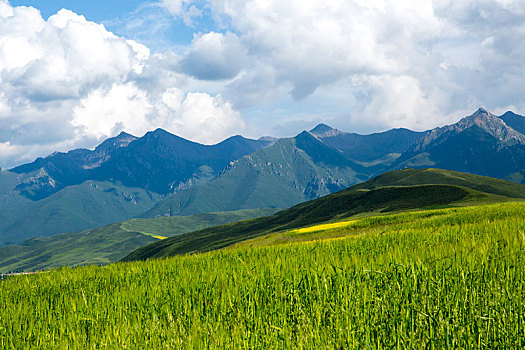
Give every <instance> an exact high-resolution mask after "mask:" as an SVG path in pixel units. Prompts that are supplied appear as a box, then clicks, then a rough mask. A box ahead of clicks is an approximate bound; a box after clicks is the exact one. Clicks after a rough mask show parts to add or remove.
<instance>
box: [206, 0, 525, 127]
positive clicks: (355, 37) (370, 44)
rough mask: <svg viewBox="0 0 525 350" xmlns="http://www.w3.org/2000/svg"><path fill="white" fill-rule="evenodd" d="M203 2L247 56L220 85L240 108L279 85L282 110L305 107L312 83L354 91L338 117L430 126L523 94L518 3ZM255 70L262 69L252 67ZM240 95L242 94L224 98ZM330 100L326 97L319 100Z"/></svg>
mask: <svg viewBox="0 0 525 350" xmlns="http://www.w3.org/2000/svg"><path fill="white" fill-rule="evenodd" d="M209 5H210V6H211V8H212V9H213V11H214V12H215V15H216V16H217V17H225V18H227V20H226V21H224V22H226V23H230V24H231V29H232V30H233V31H234V32H235V33H236V35H237V36H238V38H239V41H240V43H241V44H242V45H244V46H245V47H246V49H247V50H248V53H249V55H250V60H251V64H250V68H249V69H247V72H244V73H243V74H241V75H239V76H238V77H237V78H236V79H235V80H234V81H233V82H229V83H228V84H227V85H226V88H225V96H228V97H229V98H230V96H232V97H231V99H232V100H234V101H235V105H236V106H239V107H241V108H248V107H250V106H252V107H253V106H257V105H258V104H259V105H260V103H261V102H260V101H263V103H266V101H267V92H268V91H275V85H276V84H278V85H279V86H280V88H281V89H282V88H283V87H287V86H288V87H289V91H290V95H291V96H292V97H293V98H294V99H295V100H296V102H295V103H293V102H286V104H287V105H290V104H293V105H294V106H295V110H293V111H292V113H293V112H297V111H298V110H299V111H300V110H301V106H308V103H304V102H303V101H305V100H307V99H317V96H316V92H318V91H319V89H320V88H323V90H327V89H328V90H330V89H331V91H332V93H333V94H334V95H337V96H339V95H341V93H347V94H348V96H349V99H352V98H353V97H355V96H364V97H365V103H363V101H358V102H357V103H356V104H354V105H353V106H350V108H351V109H352V110H351V111H350V113H342V114H341V115H346V117H345V118H347V119H351V120H353V121H357V120H361V121H362V122H363V123H366V124H369V125H372V124H375V128H376V129H377V128H381V126H380V125H382V128H386V127H389V126H405V127H411V128H424V127H432V126H437V125H440V124H443V123H444V122H450V117H449V116H450V115H454V112H457V113H456V115H457V117H456V118H460V117H461V115H460V114H459V113H460V112H462V111H464V110H465V109H466V110H470V109H473V108H477V107H478V106H479V105H484V106H487V107H489V108H494V109H498V108H501V107H502V106H507V105H516V104H518V108H521V109H523V108H525V104H524V103H523V102H518V103H516V101H520V100H522V98H520V96H523V95H524V94H525V86H524V85H523V84H521V85H520V81H522V80H523V76H524V75H525V66H524V65H523V64H522V62H523V60H524V59H525V47H524V46H523V45H519V43H521V42H523V41H524V40H525V31H524V30H523V23H524V22H525V7H524V6H523V5H524V2H523V0H483V1H474V0H454V1H453V0H445V1H441V0H439V1H438V0H403V1H373V2H370V1H361V0H352V1H346V0H334V1H329V2H326V1H319V0H291V1H285V2H283V1H278V0H267V1H258V0H247V1H238V0H210V1H209ZM253 62H255V64H254V63H253ZM261 67H265V68H264V69H265V71H266V72H271V73H272V75H270V76H268V75H266V76H265V75H264V73H262V71H258V70H259V69H261ZM268 67H270V68H268ZM268 77H272V78H268ZM263 78H266V79H263ZM255 82H257V83H258V84H259V85H258V86H257V88H255V87H254V83H255ZM356 82H357V83H356ZM246 88H248V92H249V94H247V91H246ZM341 88H342V89H344V90H340V89H341ZM325 92H326V91H323V94H325ZM243 95H244V96H247V97H248V98H247V99H245V100H244V101H239V100H240V98H237V99H236V98H235V97H233V96H237V97H238V96H243ZM317 95H318V94H317ZM325 96H326V94H325ZM281 99H282V96H281ZM258 101H259V102H258ZM401 101H404V102H401ZM331 102H332V101H330V98H329V97H328V99H327V107H328V106H330V103H331ZM343 106H344V105H341V107H343ZM349 115H350V117H348V116H349ZM341 118H343V117H341Z"/></svg>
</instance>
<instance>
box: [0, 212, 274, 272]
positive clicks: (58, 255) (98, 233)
mask: <svg viewBox="0 0 525 350" xmlns="http://www.w3.org/2000/svg"><path fill="white" fill-rule="evenodd" d="M275 211H276V209H253V210H239V211H234V212H219V213H207V214H198V215H190V216H174V217H164V218H156V219H131V220H128V221H124V222H121V223H115V224H111V225H107V226H102V227H99V228H96V229H92V230H85V231H80V232H73V233H64V234H59V235H53V236H49V237H39V238H34V239H30V240H28V241H25V242H24V243H22V244H18V245H10V246H6V247H0V273H7V272H10V271H16V272H21V271H35V270H41V269H48V268H52V267H59V266H78V265H88V264H97V265H101V264H108V263H111V262H115V261H118V260H120V259H122V258H123V257H125V256H126V255H128V254H129V253H131V252H132V251H134V250H135V249H137V248H140V247H142V246H145V245H147V244H150V243H153V242H157V241H158V239H157V238H156V237H155V236H163V237H170V236H175V235H180V234H183V233H186V232H190V231H194V230H199V229H203V228H205V227H210V226H215V225H221V224H225V223H229V222H234V221H239V220H243V219H247V218H253V217H258V216H264V215H270V214H273V213H275Z"/></svg>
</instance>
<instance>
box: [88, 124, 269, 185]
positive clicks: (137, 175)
mask: <svg viewBox="0 0 525 350" xmlns="http://www.w3.org/2000/svg"><path fill="white" fill-rule="evenodd" d="M267 144H268V142H267V141H257V140H250V139H246V138H244V137H242V136H233V137H230V138H228V139H226V140H224V141H223V142H221V143H218V144H216V145H212V146H207V145H201V144H198V143H195V142H192V141H188V140H185V139H183V138H181V137H178V136H175V135H172V134H170V133H168V132H167V131H164V130H162V129H157V130H156V131H153V132H149V133H147V134H146V135H144V137H142V138H140V139H138V140H136V141H135V142H133V143H131V144H130V145H129V147H127V149H125V150H122V151H121V152H119V153H118V154H117V155H115V156H114V157H112V158H111V159H109V160H108V161H107V162H105V163H104V164H102V165H101V166H100V167H98V168H97V169H96V170H95V171H94V173H93V177H94V178H96V179H98V180H103V179H109V178H111V179H113V180H114V181H120V182H122V183H123V184H124V185H126V186H134V187H140V188H145V189H148V190H150V191H153V192H157V193H162V194H167V193H169V192H172V191H173V189H174V188H177V186H179V185H181V183H184V182H185V181H188V180H190V179H192V177H194V176H195V175H196V174H197V173H199V172H200V173H202V172H204V173H207V176H208V177H210V178H211V177H213V176H215V175H217V173H218V172H219V171H221V170H222V169H223V168H224V167H225V166H226V165H228V163H229V162H231V161H234V160H236V159H238V158H240V157H242V156H244V155H246V154H249V153H252V152H253V151H255V150H257V149H260V148H262V147H264V146H266V145H267Z"/></svg>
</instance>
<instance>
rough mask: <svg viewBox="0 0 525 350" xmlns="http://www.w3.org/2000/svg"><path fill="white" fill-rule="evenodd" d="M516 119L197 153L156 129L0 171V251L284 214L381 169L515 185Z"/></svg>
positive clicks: (524, 154)
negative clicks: (185, 220) (137, 224)
mask: <svg viewBox="0 0 525 350" xmlns="http://www.w3.org/2000/svg"><path fill="white" fill-rule="evenodd" d="M524 133H525V118H524V117H522V116H520V115H517V114H514V113H512V112H507V113H505V114H503V115H501V116H495V115H492V114H491V113H489V112H487V111H486V110H484V109H479V110H478V111H476V112H475V113H474V114H472V115H470V116H468V117H465V118H463V119H462V120H460V121H459V122H458V123H456V124H453V125H448V126H444V127H440V128H435V129H432V130H429V131H426V132H415V131H411V130H407V129H392V130H389V131H385V132H381V133H375V134H370V135H359V134H355V133H346V132H342V131H339V130H336V129H333V128H331V127H329V126H328V125H325V124H319V125H318V126H317V127H315V128H314V129H312V130H310V131H303V132H301V133H300V134H298V135H297V136H295V137H291V138H283V139H273V138H261V139H259V140H251V139H246V138H243V137H242V136H234V137H231V138H229V139H227V140H225V141H223V142H221V143H219V144H216V145H212V146H207V145H201V144H198V143H195V142H191V141H188V140H185V139H183V138H181V137H178V136H176V135H172V134H170V133H168V132H166V131H164V130H162V129H158V130H155V131H152V132H149V133H147V134H146V135H144V136H143V137H140V138H138V137H135V136H132V135H129V134H126V133H121V134H120V135H118V136H117V137H114V138H111V139H108V140H106V141H104V142H103V143H101V144H100V145H99V146H98V147H96V148H95V149H94V150H87V149H78V150H73V151H70V152H67V153H54V154H52V155H50V156H48V157H45V158H38V159H37V160H35V161H34V162H32V163H29V164H24V165H21V166H18V167H16V168H13V169H10V170H8V171H2V172H1V173H0V244H2V243H3V244H8V243H16V242H21V241H24V240H26V239H29V238H32V237H36V236H46V235H51V234H56V233H64V232H71V231H79V230H85V229H90V228H94V227H99V226H102V225H106V224H110V223H113V222H117V221H123V220H127V219H130V218H132V217H150V218H154V217H159V216H173V215H190V214H198V213H206V212H219V211H231V210H239V209H257V208H288V207H290V206H293V205H295V204H298V203H300V202H304V201H308V200H312V199H315V198H318V197H321V196H324V195H327V194H330V193H334V192H337V191H340V190H342V189H344V188H347V187H349V186H352V185H354V184H357V183H361V182H363V181H366V180H368V179H371V178H372V177H374V176H377V175H379V174H382V173H384V172H386V171H392V170H398V169H403V168H405V167H410V168H426V167H434V168H442V169H449V170H457V171H462V172H467V173H471V174H478V175H485V176H491V177H497V178H501V179H508V180H512V181H515V182H519V183H525V134H524Z"/></svg>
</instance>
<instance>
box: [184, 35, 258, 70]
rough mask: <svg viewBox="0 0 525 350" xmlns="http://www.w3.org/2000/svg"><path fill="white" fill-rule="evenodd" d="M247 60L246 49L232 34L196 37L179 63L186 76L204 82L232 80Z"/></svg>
mask: <svg viewBox="0 0 525 350" xmlns="http://www.w3.org/2000/svg"><path fill="white" fill-rule="evenodd" d="M247 60H248V57H247V49H246V48H245V47H244V46H242V45H241V43H240V42H239V38H238V37H237V35H235V34H233V33H226V34H222V33H215V32H210V33H207V34H203V35H196V36H195V38H194V39H193V42H192V44H191V46H190V47H189V49H188V51H187V53H186V55H185V56H184V58H183V59H182V61H181V64H182V67H183V69H184V71H185V72H187V73H188V74H190V75H192V76H194V77H196V78H199V79H204V80H219V79H230V78H234V77H235V76H236V75H237V74H238V73H239V72H240V70H241V69H242V68H243V66H244V65H245V64H246V62H247Z"/></svg>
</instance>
